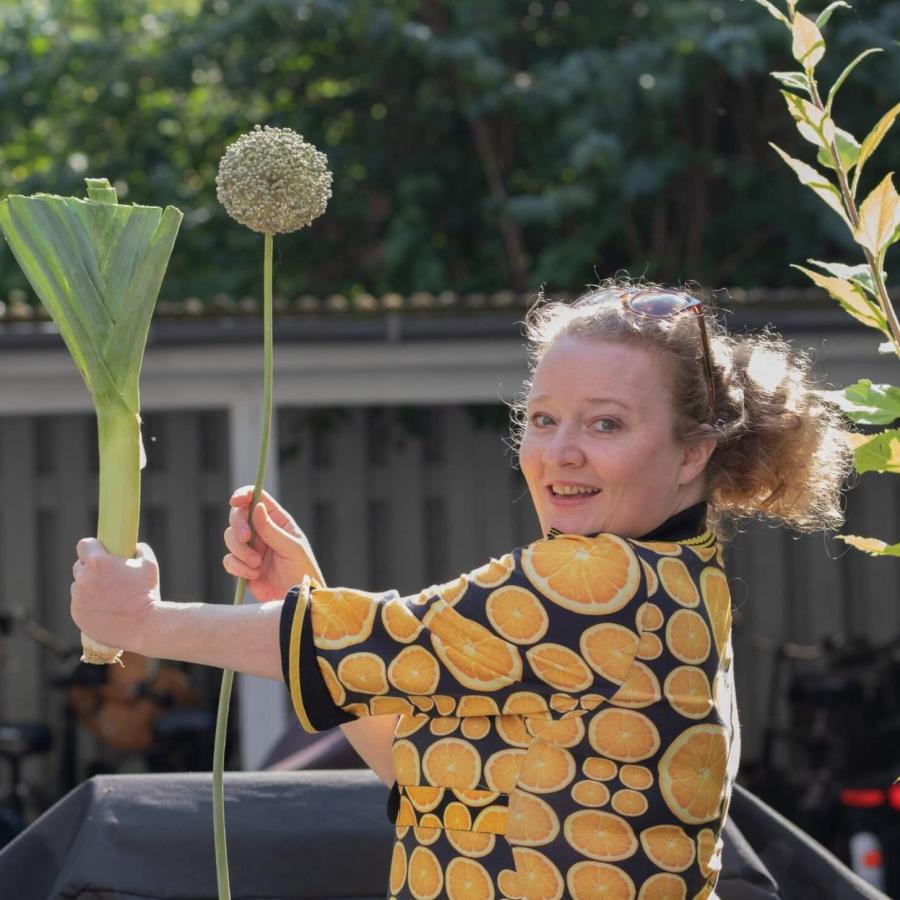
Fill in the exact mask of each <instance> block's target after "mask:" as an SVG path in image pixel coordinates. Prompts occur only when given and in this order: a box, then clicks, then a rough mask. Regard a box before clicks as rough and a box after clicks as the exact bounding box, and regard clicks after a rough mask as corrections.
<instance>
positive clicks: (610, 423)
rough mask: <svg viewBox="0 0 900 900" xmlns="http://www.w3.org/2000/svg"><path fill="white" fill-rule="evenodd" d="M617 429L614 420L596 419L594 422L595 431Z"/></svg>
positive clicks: (617, 425) (616, 423) (617, 424)
mask: <svg viewBox="0 0 900 900" xmlns="http://www.w3.org/2000/svg"><path fill="white" fill-rule="evenodd" d="M618 427H619V423H618V422H617V421H616V420H615V419H597V421H596V422H594V430H595V431H601V432H603V431H606V432H609V431H615V430H616V429H617V428H618Z"/></svg>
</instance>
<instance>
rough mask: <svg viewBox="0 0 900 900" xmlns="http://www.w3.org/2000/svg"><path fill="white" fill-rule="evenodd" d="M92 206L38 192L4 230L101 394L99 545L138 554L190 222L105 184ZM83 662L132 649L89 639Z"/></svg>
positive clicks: (6, 210)
mask: <svg viewBox="0 0 900 900" xmlns="http://www.w3.org/2000/svg"><path fill="white" fill-rule="evenodd" d="M85 180H86V182H87V195H88V199H87V200H82V199H80V198H76V197H57V196H54V195H51V194H35V195H34V196H32V197H23V196H12V197H8V198H7V199H6V200H4V201H3V202H2V203H0V231H2V233H3V236H4V237H5V238H6V240H7V242H8V244H9V246H10V249H11V250H12V252H13V255H14V256H15V258H16V260H17V261H18V263H19V265H20V266H21V268H22V271H23V272H24V273H25V276H26V278H27V279H28V281H29V283H30V284H31V286H32V288H33V289H34V291H35V293H36V294H37V296H38V297H39V299H40V300H41V302H42V303H43V304H44V306H45V307H46V308H47V310H48V312H49V313H50V316H51V317H52V318H53V321H54V322H55V323H56V325H57V327H58V328H59V332H60V335H61V336H62V339H63V341H64V342H65V344H66V346H67V347H68V349H69V352H70V353H71V354H72V358H73V359H74V360H75V364H76V365H77V366H78V370H79V371H80V372H81V376H82V378H83V379H84V382H85V384H86V385H87V388H88V390H89V391H90V393H91V397H92V399H93V402H94V409H95V411H96V414H97V433H98V447H99V451H100V476H99V494H100V497H99V514H98V519H97V537H98V539H99V540H100V542H101V543H102V544H103V546H104V547H105V548H106V549H107V551H108V552H109V553H111V554H113V555H114V556H122V557H133V556H134V555H135V550H136V545H137V539H138V527H139V523H140V505H141V467H142V461H143V458H144V457H143V447H142V445H141V419H140V394H139V387H138V381H139V378H140V371H141V363H142V361H143V358H144V349H145V347H146V344H147V335H148V332H149V330H150V319H151V318H152V316H153V308H154V306H155V305H156V298H157V297H158V295H159V289H160V286H161V285H162V280H163V277H164V275H165V273H166V267H167V266H168V264H169V258H170V256H171V254H172V247H173V246H174V244H175V237H176V236H177V234H178V227H179V225H180V224H181V218H182V215H181V212H180V211H179V210H177V209H175V207H172V206H169V207H166V209H165V210H163V209H160V208H159V207H156V206H136V205H135V206H120V205H119V204H118V200H117V197H116V190H115V188H113V187H112V186H111V185H110V183H109V181H107V180H106V179H105V178H88V179H85ZM81 645H82V650H83V656H82V660H83V661H84V662H88V663H96V664H103V663H112V662H116V661H118V660H119V657H120V656H121V653H122V651H121V650H117V649H116V648H114V647H107V646H105V645H104V644H98V643H96V642H95V641H93V640H91V638H90V637H88V636H87V635H85V634H82V635H81Z"/></svg>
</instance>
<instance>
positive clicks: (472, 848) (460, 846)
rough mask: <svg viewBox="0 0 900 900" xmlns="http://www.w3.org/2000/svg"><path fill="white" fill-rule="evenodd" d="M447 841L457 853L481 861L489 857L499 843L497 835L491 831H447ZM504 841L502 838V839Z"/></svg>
mask: <svg viewBox="0 0 900 900" xmlns="http://www.w3.org/2000/svg"><path fill="white" fill-rule="evenodd" d="M444 833H445V835H446V836H447V841H448V842H449V844H450V846H451V847H453V849H454V850H456V852H457V853H462V854H463V856H470V857H472V858H473V859H481V858H482V857H484V856H487V855H488V854H489V853H490V852H491V851H492V850H493V849H494V846H495V845H496V843H497V835H495V834H491V833H490V832H489V831H454V830H452V829H447V830H445V832H444ZM501 840H502V838H501Z"/></svg>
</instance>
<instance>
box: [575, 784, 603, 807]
mask: <svg viewBox="0 0 900 900" xmlns="http://www.w3.org/2000/svg"><path fill="white" fill-rule="evenodd" d="M571 793H572V799H573V800H574V801H575V802H576V803H577V804H578V805H579V806H587V807H589V808H595V807H600V806H606V804H607V803H609V788H608V787H607V786H606V785H605V784H604V783H603V782H602V781H589V780H588V781H579V782H577V783H576V784H574V785H573V786H572V791H571Z"/></svg>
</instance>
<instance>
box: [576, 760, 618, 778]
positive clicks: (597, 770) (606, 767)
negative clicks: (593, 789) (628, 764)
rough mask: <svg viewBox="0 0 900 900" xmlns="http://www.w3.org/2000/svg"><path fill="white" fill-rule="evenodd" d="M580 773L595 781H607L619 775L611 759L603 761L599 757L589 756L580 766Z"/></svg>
mask: <svg viewBox="0 0 900 900" xmlns="http://www.w3.org/2000/svg"><path fill="white" fill-rule="evenodd" d="M581 771H582V772H584V774H585V775H587V777H588V778H593V779H594V780H596V781H609V780H610V779H611V778H615V777H616V775H617V774H618V773H619V767H618V765H617V764H616V763H614V762H613V761H612V760H611V759H604V758H603V757H601V756H589V757H588V758H587V759H586V760H585V761H584V762H583V763H582V764H581Z"/></svg>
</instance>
